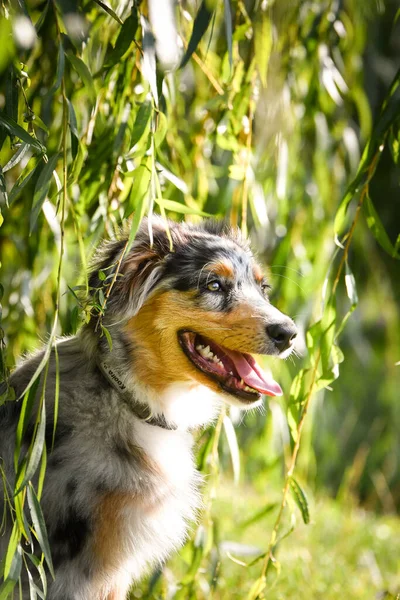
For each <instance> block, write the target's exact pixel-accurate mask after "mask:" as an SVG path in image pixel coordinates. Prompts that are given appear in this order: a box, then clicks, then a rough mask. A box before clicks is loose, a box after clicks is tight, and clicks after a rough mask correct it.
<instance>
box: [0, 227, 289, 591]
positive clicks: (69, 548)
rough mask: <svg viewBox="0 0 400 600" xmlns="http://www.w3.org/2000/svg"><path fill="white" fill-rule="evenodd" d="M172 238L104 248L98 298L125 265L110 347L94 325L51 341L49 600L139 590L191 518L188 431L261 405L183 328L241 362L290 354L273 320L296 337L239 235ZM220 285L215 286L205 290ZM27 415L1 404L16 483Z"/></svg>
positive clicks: (173, 231)
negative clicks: (228, 385)
mask: <svg viewBox="0 0 400 600" xmlns="http://www.w3.org/2000/svg"><path fill="white" fill-rule="evenodd" d="M150 230H152V234H151V236H149V231H150ZM169 230H170V238H169V236H168V234H167V231H166V229H165V224H164V223H163V221H161V220H153V222H152V228H151V227H150V223H148V222H147V221H146V222H144V223H143V224H142V226H141V228H140V230H139V232H138V235H137V236H136V238H135V241H134V243H133V245H132V247H131V248H130V249H128V251H127V252H126V254H125V255H124V256H123V258H122V260H120V259H121V256H122V253H123V251H124V248H125V247H126V239H127V238H126V236H125V237H124V236H123V237H122V239H121V240H119V241H113V242H106V243H105V244H104V245H103V246H102V247H101V248H100V250H99V252H98V254H97V258H96V264H95V266H94V267H93V271H92V274H91V276H90V280H89V283H90V288H91V290H92V294H93V293H94V294H96V293H98V292H96V290H99V289H101V288H102V289H103V293H104V294H106V293H107V290H108V289H109V285H110V282H111V281H112V279H113V277H114V275H115V271H116V269H117V270H118V269H119V273H118V275H117V276H116V277H115V281H114V285H113V286H112V290H111V293H110V295H109V298H108V301H107V306H106V311H105V315H104V316H103V318H102V319H103V320H102V325H103V326H104V327H106V328H107V329H108V331H109V333H110V335H111V338H112V349H111V351H110V347H109V342H108V341H107V338H106V336H105V335H102V334H101V331H102V329H101V327H99V326H98V315H93V317H92V319H91V321H90V322H89V324H87V325H85V326H84V327H83V328H82V329H81V331H80V332H79V333H78V335H76V336H73V337H70V338H68V339H64V340H61V341H59V342H58V343H57V345H56V346H57V353H58V362H59V380H60V396H59V414H58V420H57V428H56V436H55V443H54V446H53V447H52V434H53V425H54V390H55V385H56V370H57V369H56V360H55V352H54V350H53V351H52V353H51V357H50V362H49V370H48V374H47V382H46V396H45V397H46V444H47V450H48V465H47V472H46V478H45V485H44V491H43V496H42V500H41V505H42V509H43V512H44V515H45V519H46V523H47V529H48V536H49V540H50V546H51V551H52V558H53V562H54V568H55V573H56V578H55V581H54V582H50V585H49V592H48V598H49V599H50V600H123V599H124V598H126V596H127V593H128V588H129V586H130V585H131V583H132V582H133V581H137V580H138V579H139V578H140V577H142V576H143V574H144V573H145V572H146V571H148V570H149V569H150V568H152V567H154V566H156V565H159V564H160V563H163V562H164V561H165V560H166V558H167V557H168V556H169V555H170V554H171V552H172V551H173V550H175V549H177V548H179V547H180V546H181V545H182V543H183V541H184V540H185V536H186V532H187V527H188V522H190V521H191V520H193V519H194V518H195V516H196V511H197V510H198V508H199V503H200V498H199V484H200V481H201V478H200V476H199V474H198V472H197V471H196V469H195V465H194V460H193V453H192V435H191V430H192V429H194V428H197V427H201V426H204V425H206V424H207V423H210V422H211V421H212V420H213V419H214V418H215V416H216V415H217V413H218V410H219V408H220V404H221V402H222V401H223V400H226V401H227V402H230V403H232V404H236V405H239V406H240V407H242V408H249V407H253V406H256V405H257V404H259V403H260V401H261V400H260V399H259V398H257V397H256V398H255V400H254V401H244V400H241V399H240V398H239V399H238V398H237V397H236V396H233V395H231V394H230V393H228V392H227V391H224V390H223V389H222V388H221V387H220V384H219V383H218V381H216V380H215V379H212V378H210V377H209V376H207V375H206V374H205V373H203V372H202V371H201V370H199V369H198V368H196V367H195V365H194V364H193V362H191V361H190V360H189V359H188V357H187V356H186V354H185V352H184V351H183V349H182V346H181V344H180V342H179V339H178V332H179V331H181V330H190V331H195V332H198V333H199V334H200V335H203V336H207V338H212V340H215V342H216V343H218V344H221V345H223V346H225V347H227V348H230V349H231V350H236V351H242V352H250V353H256V354H271V355H277V356H284V355H287V354H288V353H289V352H290V350H291V348H287V349H286V350H285V351H284V352H283V351H281V349H280V348H278V347H277V345H276V343H275V341H274V339H271V336H269V335H268V334H267V331H266V328H267V327H268V326H270V325H271V324H272V325H273V324H276V323H279V324H280V325H281V326H283V327H287V328H289V329H290V328H291V331H292V332H293V335H292V337H294V335H295V333H294V332H295V327H294V325H293V322H292V321H291V320H290V319H289V318H288V317H286V316H285V315H283V314H282V313H280V312H279V311H278V310H277V309H276V308H274V307H273V306H272V305H271V304H270V303H269V301H268V299H267V298H266V297H265V293H264V292H265V290H264V291H263V289H262V288H263V286H264V283H263V279H262V274H261V272H260V268H259V267H258V266H257V264H256V263H255V261H254V259H253V257H252V254H251V252H250V249H249V247H248V244H247V242H246V241H245V240H243V239H242V238H241V236H240V235H239V233H238V232H236V231H233V230H231V229H229V228H227V227H225V226H223V225H218V224H215V223H204V224H202V225H200V226H189V225H186V224H176V223H172V222H171V223H169ZM126 235H128V234H126ZM171 239H172V249H171ZM117 265H118V267H117ZM104 276H105V277H106V279H104ZM215 280H217V281H218V282H219V284H218V285H221V289H220V290H214V289H213V288H212V286H211V288H210V281H215ZM214 287H215V285H214ZM264 287H265V286H264ZM42 357H43V352H39V353H38V354H36V355H34V356H33V357H32V358H29V359H28V360H25V361H24V362H23V363H22V365H21V366H20V367H19V368H17V369H16V371H15V372H14V373H13V375H12V377H11V385H12V386H13V388H14V389H15V391H16V394H17V397H18V396H19V395H20V394H22V392H23V390H24V389H25V387H26V386H27V385H28V383H29V381H30V379H31V378H32V375H33V374H34V372H35V370H36V368H37V366H38V365H39V363H40V361H41V359H42ZM43 376H44V373H43V372H42V375H41V378H42V381H43ZM39 391H40V386H39ZM37 395H38V396H39V394H37ZM20 406H21V401H18V402H6V404H5V405H4V406H2V407H1V408H0V429H1V436H0V458H1V459H2V461H3V464H4V466H5V469H6V473H7V477H8V480H9V483H10V485H11V486H12V487H13V486H14V473H13V440H14V439H15V431H16V424H17V422H18V418H19V411H20ZM35 413H36V411H35V410H34V411H33V415H35ZM33 419H34V417H32V421H31V422H30V423H29V425H28V428H27V431H26V433H25V437H24V441H23V451H26V449H27V447H28V444H29V442H30V438H31V436H32V433H33V427H34V420H33ZM2 512H3V511H2V499H1V498H0V515H1V514H2ZM8 522H10V519H8ZM8 537H9V531H8V530H7V531H6V534H5V535H3V536H2V537H1V538H0V550H1V556H4V553H5V549H6V547H7V542H8ZM24 594H25V595H24V598H28V597H29V594H28V592H27V591H25V592H24Z"/></svg>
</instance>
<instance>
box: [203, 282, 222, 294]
mask: <svg viewBox="0 0 400 600" xmlns="http://www.w3.org/2000/svg"><path fill="white" fill-rule="evenodd" d="M207 289H208V290H209V291H210V292H219V291H220V290H221V289H222V287H221V284H220V282H219V281H210V283H207Z"/></svg>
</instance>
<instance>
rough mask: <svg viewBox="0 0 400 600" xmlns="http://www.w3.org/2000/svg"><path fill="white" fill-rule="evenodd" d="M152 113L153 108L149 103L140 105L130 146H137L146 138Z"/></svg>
mask: <svg viewBox="0 0 400 600" xmlns="http://www.w3.org/2000/svg"><path fill="white" fill-rule="evenodd" d="M152 113H153V107H152V106H151V102H143V104H141V105H140V107H139V110H138V112H137V115H136V119H135V124H134V126H133V131H132V137H131V146H133V147H135V146H138V145H139V144H140V142H141V141H142V139H143V138H144V136H145V135H146V138H147V137H148V134H149V131H150V119H151V115H152Z"/></svg>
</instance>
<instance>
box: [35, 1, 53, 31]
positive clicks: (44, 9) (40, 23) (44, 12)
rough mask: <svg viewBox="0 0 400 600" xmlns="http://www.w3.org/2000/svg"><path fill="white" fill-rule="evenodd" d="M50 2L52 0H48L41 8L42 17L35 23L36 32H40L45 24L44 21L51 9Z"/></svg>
mask: <svg viewBox="0 0 400 600" xmlns="http://www.w3.org/2000/svg"><path fill="white" fill-rule="evenodd" d="M49 4H50V0H48V1H47V2H46V4H45V6H44V7H42V8H41V9H40V17H39V18H38V20H37V21H36V23H35V29H36V33H39V31H40V30H41V28H42V26H43V23H44V21H45V19H46V16H47V11H48V10H49Z"/></svg>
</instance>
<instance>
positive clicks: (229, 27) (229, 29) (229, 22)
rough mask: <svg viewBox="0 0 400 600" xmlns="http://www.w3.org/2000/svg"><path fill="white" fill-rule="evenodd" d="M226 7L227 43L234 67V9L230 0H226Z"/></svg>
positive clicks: (231, 63)
mask: <svg viewBox="0 0 400 600" xmlns="http://www.w3.org/2000/svg"><path fill="white" fill-rule="evenodd" d="M224 7H225V33H226V43H227V45H228V55H229V64H230V67H231V69H232V66H233V59H232V10H231V4H230V0H224Z"/></svg>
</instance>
